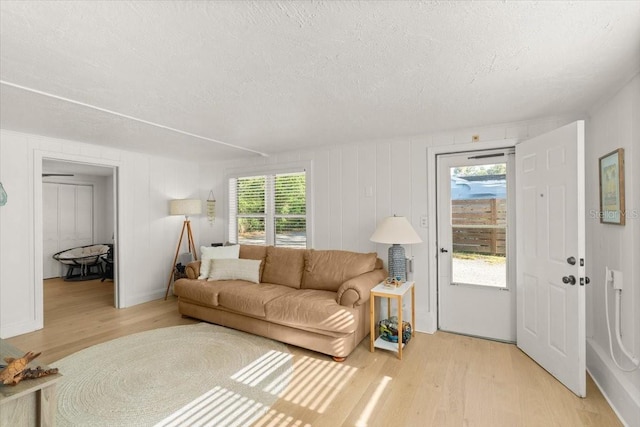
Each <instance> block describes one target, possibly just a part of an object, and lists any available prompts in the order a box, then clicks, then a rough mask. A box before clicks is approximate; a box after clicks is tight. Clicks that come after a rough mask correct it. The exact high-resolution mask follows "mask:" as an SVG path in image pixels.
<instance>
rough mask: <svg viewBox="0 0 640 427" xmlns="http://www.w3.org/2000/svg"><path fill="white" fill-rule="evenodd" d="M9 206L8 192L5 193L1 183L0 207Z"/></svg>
mask: <svg viewBox="0 0 640 427" xmlns="http://www.w3.org/2000/svg"><path fill="white" fill-rule="evenodd" d="M6 204H7V192H6V191H4V187H3V186H2V183H1V182H0V206H4V205H6Z"/></svg>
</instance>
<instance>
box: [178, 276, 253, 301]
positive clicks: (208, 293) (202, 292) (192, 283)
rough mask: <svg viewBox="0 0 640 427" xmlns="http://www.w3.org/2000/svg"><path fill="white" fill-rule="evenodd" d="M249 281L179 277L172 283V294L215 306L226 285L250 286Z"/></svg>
mask: <svg viewBox="0 0 640 427" xmlns="http://www.w3.org/2000/svg"><path fill="white" fill-rule="evenodd" d="M250 285H251V283H249V282H245V281H237V280H227V281H216V282H207V281H205V280H191V279H180V280H176V282H175V283H174V285H173V293H174V295H176V296H178V297H180V298H186V299H189V300H192V301H197V302H198V303H200V304H202V305H207V306H211V307H216V306H218V304H219V296H220V291H221V290H222V289H225V288H226V287H229V286H232V287H243V286H250Z"/></svg>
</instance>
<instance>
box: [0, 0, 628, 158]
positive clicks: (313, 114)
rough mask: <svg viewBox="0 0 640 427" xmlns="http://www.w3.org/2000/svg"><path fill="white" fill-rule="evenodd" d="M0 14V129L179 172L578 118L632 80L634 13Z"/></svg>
mask: <svg viewBox="0 0 640 427" xmlns="http://www.w3.org/2000/svg"><path fill="white" fill-rule="evenodd" d="M0 18H1V22H0V79H1V80H2V84H1V85H0V90H1V92H0V101H1V103H0V108H1V110H0V126H1V127H2V128H5V129H13V130H19V131H25V132H30V133H36V134H43V135H49V136H53V137H60V138H67V139H72V140H79V141H85V142H90V143H95V144H102V145H107V146H111V147H116V148H126V149H129V150H135V151H140V152H147V153H155V154H158V153H162V154H163V155H166V156H180V157H187V158H191V159H204V158H208V159H210V160H222V159H230V158H238V157H244V156H256V155H257V154H256V153H255V152H258V153H266V154H275V153H278V152H282V151H288V150H292V149H300V148H305V147H314V146H319V145H325V144H330V145H336V144H343V143H351V142H362V141H371V140H379V139H387V138H395V137H402V136H410V135H419V134H425V133H429V132H434V131H441V130H447V129H456V128H462V127H469V126H481V125H486V124H495V123H502V122H510V121H518V120H526V119H531V118H536V117H542V116H550V115H556V114H564V113H575V112H583V111H584V110H585V109H586V108H588V107H589V106H591V105H593V104H594V103H595V102H596V101H597V100H598V99H599V98H601V97H602V96H603V95H605V94H607V93H609V92H611V91H612V90H615V89H618V88H619V87H621V86H622V85H623V84H624V83H625V82H626V81H627V80H628V79H629V78H631V77H632V76H633V75H634V74H636V73H637V72H638V71H639V70H640V2H638V1H622V2H462V1H455V2H443V1H439V2H418V1H407V2H391V1H376V2H352V1H318V2H307V1H304V2H302V1H301V2H276V1H254V2H251V1H242V2H232V1H226V2H202V1H197V2H186V1H175V2H171V1H168V2H148V1H118V2H111V1H103V2H99V1H89V2H79V1H78V2H53V1H34V2H31V1H18V2H14V1H5V0H3V1H2V2H0ZM221 143H222V144H221ZM225 144H228V145H225ZM229 145H230V146H229ZM235 147H238V148H235ZM246 150H253V151H246Z"/></svg>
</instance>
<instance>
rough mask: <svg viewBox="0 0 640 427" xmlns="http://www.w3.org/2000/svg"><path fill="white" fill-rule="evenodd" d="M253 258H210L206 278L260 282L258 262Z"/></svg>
mask: <svg viewBox="0 0 640 427" xmlns="http://www.w3.org/2000/svg"><path fill="white" fill-rule="evenodd" d="M261 262H262V261H260V260H255V259H215V258H214V259H212V260H211V271H210V272H209V279H208V280H246V281H247V282H253V283H260V263H261Z"/></svg>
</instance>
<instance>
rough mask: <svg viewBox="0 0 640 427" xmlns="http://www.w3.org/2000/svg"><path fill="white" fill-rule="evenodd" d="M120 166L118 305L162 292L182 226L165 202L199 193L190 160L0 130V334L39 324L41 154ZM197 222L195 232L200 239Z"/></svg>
mask: <svg viewBox="0 0 640 427" xmlns="http://www.w3.org/2000/svg"><path fill="white" fill-rule="evenodd" d="M43 157H47V158H54V159H59V160H70V161H80V162H86V163H92V164H100V165H107V166H115V167H117V174H118V181H119V193H118V197H117V204H118V206H119V214H118V228H119V237H120V239H119V240H117V241H116V246H117V256H118V262H117V266H118V282H117V283H118V287H119V290H120V294H119V305H120V306H121V307H127V306H131V305H135V304H138V303H141V302H145V301H150V300H153V299H157V298H161V297H163V296H164V292H165V288H166V283H167V279H168V277H169V270H170V268H171V261H172V259H173V255H174V252H175V247H176V244H177V240H178V233H179V231H180V229H181V226H182V220H183V218H181V217H170V216H168V201H169V199H173V198H188V197H195V196H197V195H198V194H197V188H198V184H197V181H198V167H197V165H195V164H192V163H188V162H182V161H177V160H170V159H165V158H160V157H154V156H149V155H144V154H138V153H132V152H126V151H122V150H114V149H110V148H106V147H100V146H96V145H91V144H84V143H79V142H72V141H64V140H58V139H52V138H46V137H41V136H35V135H28V134H22V133H17V132H11V131H6V130H0V181H1V182H2V183H3V185H4V187H5V189H6V191H7V193H8V197H9V199H8V203H7V205H6V206H3V207H1V208H0V336H1V337H3V338H6V337H10V336H14V335H18V334H22V333H25V332H30V331H33V330H36V329H39V328H42V325H43V318H42V311H41V307H42V280H41V278H42V212H41V211H38V209H37V208H38V205H41V197H42V187H41V184H40V183H41V179H40V174H41V169H42V158H43ZM198 226H199V224H198V223H195V224H194V233H195V235H196V237H197V236H198V234H199V233H198Z"/></svg>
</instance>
